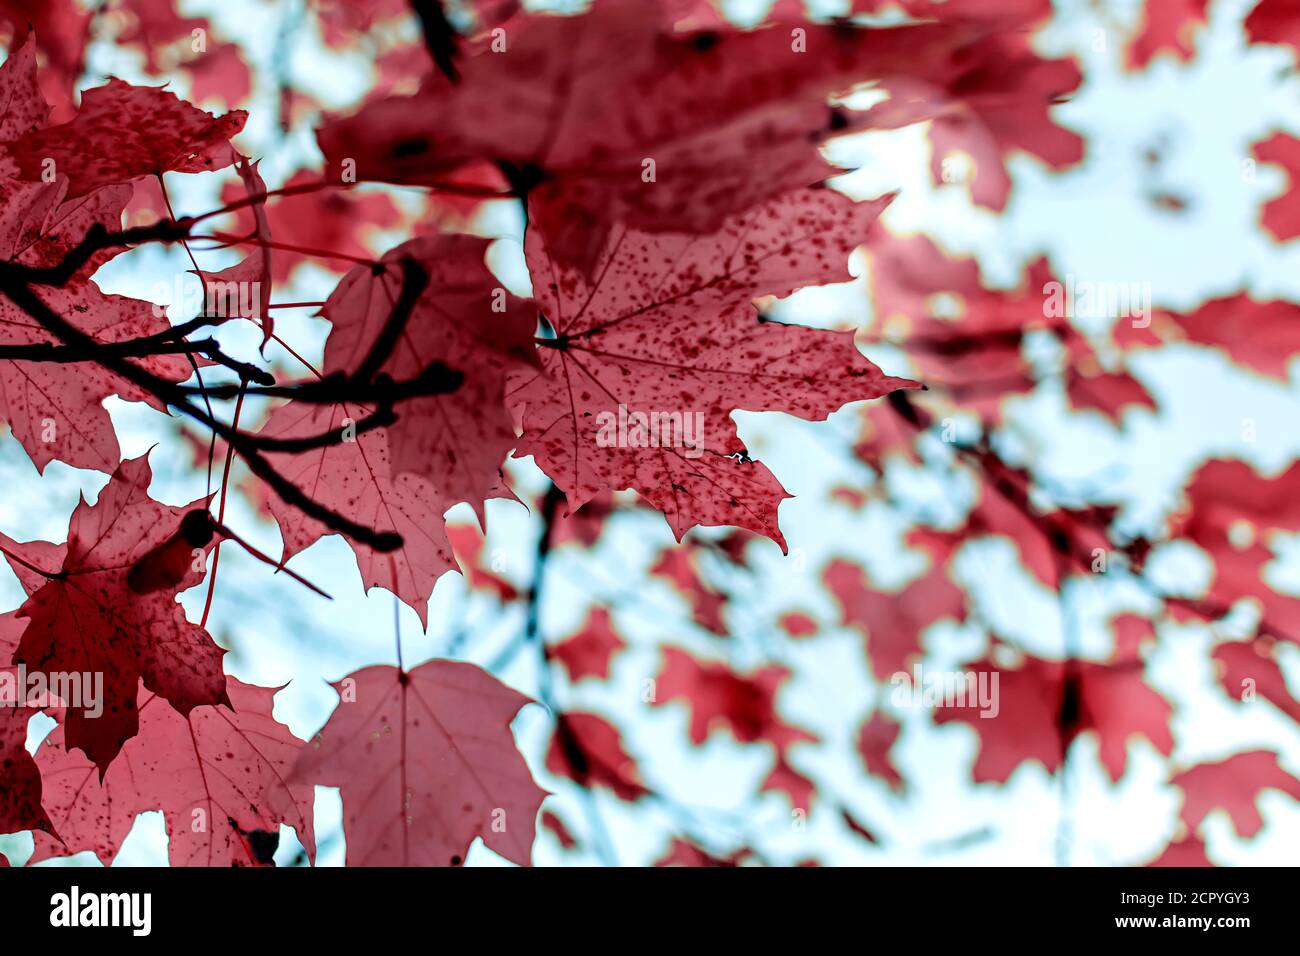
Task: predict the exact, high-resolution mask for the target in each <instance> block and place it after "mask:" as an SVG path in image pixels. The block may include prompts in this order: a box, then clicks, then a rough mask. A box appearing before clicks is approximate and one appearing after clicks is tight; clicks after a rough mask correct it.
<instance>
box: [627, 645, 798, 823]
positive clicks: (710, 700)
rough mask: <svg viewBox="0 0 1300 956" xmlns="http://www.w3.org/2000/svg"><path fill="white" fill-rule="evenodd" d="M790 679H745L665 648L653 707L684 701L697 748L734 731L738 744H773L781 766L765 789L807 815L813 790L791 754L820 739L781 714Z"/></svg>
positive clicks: (772, 671) (759, 674) (772, 670)
mask: <svg viewBox="0 0 1300 956" xmlns="http://www.w3.org/2000/svg"><path fill="white" fill-rule="evenodd" d="M789 678H790V671H789V670H787V669H786V668H784V667H781V666H780V665H775V664H774V665H771V666H768V667H763V668H761V669H759V670H758V671H755V672H754V673H753V674H748V675H742V674H738V673H736V672H734V671H733V670H731V668H729V667H727V666H726V665H725V664H718V663H713V662H707V661H706V662H701V661H699V660H697V659H696V658H694V657H692V656H691V655H690V654H688V653H686V652H685V651H682V650H679V649H677V648H675V647H665V648H664V667H663V670H662V671H660V673H659V677H658V678H657V679H656V681H655V698H654V700H653V702H652V703H653V705H654V706H656V707H662V706H665V705H667V704H670V703H672V702H673V701H676V700H681V701H683V702H684V703H685V704H686V707H687V710H688V712H689V714H690V738H691V742H692V743H694V744H695V745H697V746H698V745H700V744H702V743H704V741H705V740H707V739H708V737H709V735H710V734H712V733H713V732H714V731H715V730H719V729H722V728H726V729H728V730H730V731H731V734H732V736H733V737H734V738H735V739H736V741H737V742H738V743H744V744H752V743H759V742H766V743H769V744H771V745H772V747H773V748H774V749H775V751H776V761H775V763H774V765H773V768H772V772H771V773H770V774H769V775H768V777H767V779H766V780H765V781H764V783H763V786H762V789H764V790H781V791H783V792H784V793H786V794H788V795H789V797H790V799H791V802H792V804H793V805H794V806H795V807H797V808H803V809H807V808H808V804H809V799H810V797H811V795H812V792H813V785H812V783H811V782H810V781H809V780H808V779H807V778H806V777H805V776H804V775H803V774H801V773H799V772H798V771H797V770H795V769H794V767H793V766H792V765H791V764H790V762H789V751H790V748H791V747H793V746H794V745H795V744H798V743H815V742H817V739H818V738H817V736H816V735H815V734H812V733H809V732H808V731H806V730H804V729H803V728H801V727H796V726H794V725H793V724H790V723H787V722H786V720H785V719H784V718H783V717H782V716H781V715H780V713H779V712H778V710H777V706H776V697H777V694H778V693H779V691H780V689H781V685H782V684H784V683H785V682H786V681H787V680H788V679H789Z"/></svg>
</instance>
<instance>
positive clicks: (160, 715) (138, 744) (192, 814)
mask: <svg viewBox="0 0 1300 956" xmlns="http://www.w3.org/2000/svg"><path fill="white" fill-rule="evenodd" d="M227 690H228V691H229V695H230V703H229V706H228V707H227V706H201V707H195V708H194V709H193V710H191V711H190V712H189V715H188V716H182V715H181V714H179V713H177V711H176V710H174V709H173V708H172V707H170V706H168V704H167V702H166V701H165V700H163V699H162V698H161V697H158V696H157V695H154V694H149V693H147V692H144V693H141V694H140V698H139V714H140V733H139V736H137V737H133V738H132V739H131V740H129V741H127V744H126V746H125V747H123V748H122V752H121V753H120V754H119V755H118V757H117V759H116V760H115V761H114V762H113V765H112V766H111V767H109V768H108V772H107V773H106V774H105V775H104V776H103V779H102V780H101V779H100V778H99V774H98V773H97V768H96V767H95V765H94V764H92V763H91V762H90V761H88V760H86V759H84V758H83V757H81V756H79V755H77V754H75V753H73V752H72V751H71V750H68V749H65V748H64V732H63V729H62V728H58V729H56V730H54V731H53V732H52V733H51V734H50V736H49V737H48V738H46V740H45V741H43V742H42V744H41V746H40V748H39V749H38V750H37V752H36V762H37V764H38V765H39V766H40V768H41V776H42V778H43V780H44V782H45V800H46V806H47V808H48V810H49V812H50V815H51V817H52V818H53V819H54V820H57V821H58V833H57V835H52V834H37V837H36V851H35V853H34V854H33V855H32V859H31V862H33V863H36V862H39V861H41V860H44V859H48V858H49V857H53V856H64V855H67V854H73V853H79V852H81V851H83V850H90V851H92V852H94V854H95V855H96V856H97V857H99V859H100V860H101V861H102V862H103V863H104V865H105V866H107V865H109V864H110V863H112V861H113V859H114V857H116V856H117V852H118V850H119V849H121V846H122V841H123V840H124V839H126V835H127V833H128V832H130V830H131V826H132V824H133V823H134V822H135V817H136V815H137V814H138V813H142V812H144V811H146V810H161V811H162V812H163V819H164V820H165V822H166V825H167V835H168V847H167V856H168V859H169V860H170V862H171V865H172V866H259V865H266V864H269V863H271V862H272V857H273V855H274V853H275V848H276V845H277V843H278V840H279V827H280V824H282V823H283V824H288V825H289V826H291V827H293V828H294V830H295V831H296V832H297V834H298V839H299V840H300V841H301V842H302V844H303V847H304V848H305V849H306V851H307V856H308V858H309V859H315V856H316V840H315V836H314V832H313V826H312V815H313V805H314V801H315V791H314V789H313V788H312V787H311V786H308V785H303V784H294V783H287V782H286V780H285V778H286V777H287V776H288V774H289V772H290V770H291V769H292V767H293V761H294V760H295V759H296V757H297V755H298V752H299V749H300V747H301V746H302V741H300V740H299V739H298V738H296V737H294V736H293V734H291V733H290V732H289V729H288V728H287V727H285V726H284V725H283V724H281V723H279V722H278V721H277V720H275V718H274V717H272V716H271V707H272V703H273V698H274V696H275V692H276V688H270V687H255V686H253V685H251V684H245V683H243V682H242V681H239V680H236V679H235V678H233V677H231V678H227Z"/></svg>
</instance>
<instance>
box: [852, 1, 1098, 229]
mask: <svg viewBox="0 0 1300 956" xmlns="http://www.w3.org/2000/svg"><path fill="white" fill-rule="evenodd" d="M905 6H906V8H907V9H908V11H909V12H910V13H912V14H913V15H916V16H925V17H934V18H938V19H940V20H942V21H944V22H947V23H950V24H952V25H953V26H954V27H960V26H963V25H965V26H966V28H967V29H970V28H971V27H973V26H975V25H979V26H981V27H982V29H981V30H980V33H979V35H978V38H976V39H975V40H974V41H973V42H971V43H968V44H962V45H959V46H956V47H955V48H953V49H952V50H949V51H941V52H938V53H937V55H934V56H931V57H929V58H927V59H923V60H918V61H917V62H916V63H915V64H913V65H911V66H910V67H909V68H907V69H903V70H899V71H897V75H896V76H891V77H886V78H885V79H884V81H883V82H882V83H881V86H882V88H884V89H885V90H887V91H888V92H889V99H888V100H886V101H885V102H883V103H880V104H878V105H876V106H873V107H872V108H871V109H869V110H868V111H867V112H866V116H865V117H864V118H863V120H862V125H863V126H866V127H874V128H882V129H894V128H898V127H901V126H906V125H910V124H912V123H917V122H920V121H922V120H930V121H931V122H930V127H929V129H928V135H929V139H930V143H931V162H930V170H931V176H932V178H933V181H934V182H935V183H948V182H954V181H965V182H967V183H968V184H969V186H970V191H971V199H972V201H974V202H975V203H977V204H978V205H981V206H985V207H988V208H990V209H996V210H1002V209H1004V208H1005V207H1006V203H1007V198H1008V196H1009V194H1010V189H1011V180H1010V177H1009V175H1008V174H1007V171H1006V166H1005V162H1006V159H1007V157H1009V156H1010V155H1011V154H1012V153H1013V152H1015V151H1020V150H1023V151H1024V152H1028V153H1031V154H1033V155H1035V156H1038V157H1039V158H1041V159H1043V160H1044V161H1046V162H1047V163H1048V164H1049V165H1051V166H1052V167H1054V168H1061V167H1063V166H1068V165H1070V164H1072V163H1077V162H1079V160H1081V159H1082V158H1083V138H1082V137H1081V136H1079V135H1078V134H1077V133H1075V132H1073V131H1071V130H1067V129H1064V128H1062V127H1060V126H1058V125H1056V124H1055V123H1054V122H1053V121H1052V117H1051V107H1052V106H1053V105H1054V104H1055V103H1057V102H1059V101H1060V100H1061V99H1063V98H1065V97H1066V96H1067V94H1070V93H1072V92H1073V91H1074V90H1076V89H1077V88H1078V86H1079V84H1080V82H1081V81H1082V79H1083V75H1082V73H1081V72H1080V71H1079V68H1078V66H1077V65H1075V63H1074V62H1073V61H1071V60H1064V59H1061V60H1051V59H1046V58H1044V57H1042V56H1039V55H1038V53H1037V52H1035V50H1034V49H1033V47H1032V45H1031V42H1030V40H1031V37H1032V33H1033V31H1032V28H1031V25H1032V24H1033V23H1034V22H1035V21H1038V20H1041V19H1043V18H1044V16H1046V15H1047V14H1050V12H1051V8H1050V6H1049V5H1047V4H1044V3H1043V2H1041V0H1029V2H1026V3H1023V4H1021V5H1020V6H1021V7H1022V9H1013V8H1009V7H1004V6H1003V5H998V6H996V7H992V8H990V5H989V4H986V3H982V2H981V0H968V2H956V0H953V2H947V3H942V4H929V3H925V2H907V3H905ZM957 152H961V153H965V154H966V155H967V156H969V157H970V158H971V159H972V160H973V162H974V168H973V170H971V171H970V172H969V173H967V172H966V171H964V170H962V169H961V167H956V168H953V167H950V166H949V165H948V163H949V162H950V157H952V155H953V154H954V153H957Z"/></svg>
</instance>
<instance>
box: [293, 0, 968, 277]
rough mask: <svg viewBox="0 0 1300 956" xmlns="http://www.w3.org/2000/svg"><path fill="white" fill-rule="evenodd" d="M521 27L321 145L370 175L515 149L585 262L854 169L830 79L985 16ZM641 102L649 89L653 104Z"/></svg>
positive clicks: (862, 76) (632, 10)
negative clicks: (632, 237)
mask: <svg viewBox="0 0 1300 956" xmlns="http://www.w3.org/2000/svg"><path fill="white" fill-rule="evenodd" d="M504 29H505V36H506V37H507V40H506V42H507V49H508V52H509V55H508V56H502V55H500V54H501V52H502V51H501V50H500V49H497V48H496V47H497V46H499V44H500V42H501V41H500V38H499V35H498V37H497V38H495V39H494V38H493V37H491V36H487V35H485V36H484V37H482V38H481V39H479V40H478V41H476V42H473V43H470V44H467V45H466V48H465V50H464V56H463V58H462V59H461V60H460V61H459V66H458V69H459V71H460V74H461V81H460V82H459V83H454V84H453V83H452V82H451V81H450V80H448V79H446V78H445V77H442V76H441V75H434V76H431V77H429V78H428V79H426V81H425V83H424V85H423V88H422V89H421V91H420V93H419V94H417V95H416V96H414V97H392V98H387V99H381V100H377V101H374V102H372V103H370V104H368V105H367V106H366V107H365V108H364V109H363V110H362V111H361V112H360V113H358V114H357V115H355V116H352V117H349V118H346V119H341V120H335V121H332V122H329V123H327V124H325V125H324V126H323V127H322V128H321V129H320V130H319V132H318V139H319V141H320V145H321V149H322V151H323V152H324V153H325V156H326V158H327V160H328V162H329V166H330V168H331V170H333V169H338V168H340V165H341V164H343V163H344V162H346V161H351V162H353V163H354V164H355V169H356V173H357V175H358V176H359V177H360V178H362V179H376V180H380V181H386V182H395V183H430V182H438V181H441V180H445V179H447V178H449V176H448V174H450V173H454V172H455V171H456V170H458V169H459V168H461V167H463V166H465V165H467V164H469V163H472V162H474V161H476V160H480V159H487V160H490V161H494V162H501V163H506V164H508V165H509V166H510V167H512V168H513V169H514V170H516V171H517V172H518V175H519V177H520V178H522V179H524V180H526V182H525V183H524V185H528V186H532V187H535V188H534V189H533V195H534V197H535V200H536V204H535V206H534V209H533V212H532V216H531V221H532V222H533V223H534V224H535V225H536V226H537V227H538V228H540V229H541V231H542V232H544V233H545V234H546V241H547V245H548V247H549V248H550V250H551V254H552V255H553V256H554V257H555V258H556V259H557V260H559V261H562V262H564V263H566V264H568V265H571V266H577V267H578V268H579V271H583V272H589V271H591V270H592V269H593V268H594V264H595V262H596V258H597V256H598V254H599V252H600V250H601V248H602V247H603V246H604V245H605V238H606V234H607V232H608V230H609V228H610V225H611V224H615V223H623V224H625V225H626V226H627V228H629V229H633V230H637V231H654V232H660V231H668V232H678V231H681V232H696V233H707V232H713V231H715V230H717V229H719V228H721V227H722V225H723V223H724V221H725V220H726V219H727V218H729V217H731V216H734V215H735V214H737V213H739V212H741V211H743V210H745V209H748V208H750V207H752V206H754V205H757V204H759V203H762V202H764V201H767V200H770V199H771V198H773V197H775V196H778V195H780V194H782V193H785V192H787V191H789V190H790V189H794V188H798V187H804V186H810V185H812V184H814V183H818V182H821V181H823V180H825V179H826V178H827V177H828V176H831V175H833V174H834V173H835V172H836V171H837V170H836V169H835V167H833V166H831V165H830V164H829V163H827V162H826V160H825V159H824V158H822V156H821V155H820V153H819V152H818V150H817V146H818V144H819V143H820V142H822V141H823V140H825V139H826V138H827V137H830V136H834V135H836V134H837V133H843V132H846V131H849V130H850V129H851V128H853V127H854V126H855V125H857V124H855V121H854V119H853V118H852V117H851V116H850V114H848V113H847V112H846V111H839V110H830V109H828V107H827V98H828V96H829V95H830V94H832V93H835V92H840V91H843V90H845V89H846V88H848V87H850V86H852V85H853V84H854V83H858V82H865V81H868V80H872V79H876V78H880V77H884V76H889V75H892V74H896V73H907V72H910V71H912V70H915V69H916V68H917V65H918V64H924V63H927V62H929V61H930V60H932V59H934V58H936V57H938V56H941V55H943V54H946V53H948V52H949V51H950V50H951V49H952V48H954V47H957V46H960V45H961V44H962V43H963V42H965V41H968V40H969V39H971V37H972V36H974V35H976V33H977V32H978V31H977V30H975V29H973V28H972V27H971V26H970V25H958V26H955V27H952V26H948V25H945V24H920V25H911V26H898V27H892V28H879V27H876V28H857V27H851V26H849V25H848V24H844V25H835V26H831V25H824V24H813V23H808V22H806V21H802V20H790V21H789V22H783V23H780V24H776V25H771V26H769V27H767V28H765V29H759V30H752V31H738V30H735V29H732V28H729V27H725V26H718V27H717V28H711V29H705V30H689V31H676V30H674V29H673V28H672V24H671V22H670V21H669V18H668V17H667V16H665V13H664V11H663V10H661V9H660V5H659V4H648V3H639V2H628V0H601V2H599V3H597V4H595V5H594V6H593V7H592V9H591V10H590V11H588V12H587V13H586V14H585V15H582V16H577V17H570V16H560V17H557V16H553V15H547V14H541V15H524V16H520V17H516V18H514V19H512V20H511V21H510V22H509V24H508V25H507V27H505V28H504ZM629 102H635V103H642V104H644V108H642V109H640V110H638V111H637V113H636V114H635V121H633V120H632V118H631V116H630V115H629V114H628V113H627V111H626V104H627V103H629ZM647 160H652V161H653V175H652V173H651V167H650V166H647ZM648 177H649V178H648ZM651 183H652V185H651Z"/></svg>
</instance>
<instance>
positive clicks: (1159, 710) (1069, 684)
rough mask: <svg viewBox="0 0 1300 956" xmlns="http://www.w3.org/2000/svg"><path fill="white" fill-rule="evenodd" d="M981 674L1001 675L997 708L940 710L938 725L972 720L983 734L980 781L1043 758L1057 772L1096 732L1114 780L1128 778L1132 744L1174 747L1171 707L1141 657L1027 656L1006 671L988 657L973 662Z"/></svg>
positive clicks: (1001, 779) (964, 705) (1165, 750)
mask: <svg viewBox="0 0 1300 956" xmlns="http://www.w3.org/2000/svg"><path fill="white" fill-rule="evenodd" d="M971 670H972V672H973V673H974V674H975V675H976V676H977V678H978V675H980V674H985V675H989V676H988V677H987V678H986V679H987V680H988V684H987V686H988V687H989V688H990V689H992V686H993V685H992V678H991V675H993V674H996V675H997V676H998V688H997V690H996V692H995V695H996V711H994V710H993V709H991V708H990V709H988V710H987V711H986V710H985V709H984V708H983V707H982V706H981V705H980V703H979V702H976V701H971V700H970V699H969V696H970V695H969V694H968V695H967V698H968V699H967V700H966V701H965V702H958V703H956V704H955V705H953V706H942V707H939V708H937V709H936V710H935V712H934V720H935V723H938V724H946V723H950V722H952V721H961V722H963V723H967V724H970V726H971V727H972V728H974V730H975V732H976V733H977V734H978V735H979V738H980V749H979V756H978V757H977V758H976V760H975V767H974V771H973V774H974V779H975V782H976V783H988V782H998V783H1005V782H1006V780H1007V778H1008V777H1010V776H1011V772H1012V771H1013V770H1015V768H1016V767H1018V766H1020V764H1022V763H1024V762H1025V761H1027V760H1037V761H1038V762H1039V763H1041V764H1042V765H1043V766H1044V767H1046V768H1047V770H1048V772H1049V773H1054V772H1055V771H1056V770H1057V768H1059V767H1060V766H1061V764H1062V761H1063V760H1064V754H1065V751H1066V750H1067V749H1068V748H1069V745H1070V744H1071V743H1072V742H1073V741H1074V740H1075V739H1076V738H1077V737H1078V736H1079V735H1080V734H1082V733H1085V732H1093V733H1095V734H1096V735H1097V738H1098V744H1099V745H1100V752H1101V763H1102V766H1103V767H1104V768H1105V770H1106V773H1107V775H1108V776H1109V777H1110V779H1111V780H1114V781H1118V780H1119V778H1120V777H1122V776H1123V775H1124V768H1125V766H1126V765H1127V763H1128V742H1129V738H1130V737H1133V736H1141V737H1145V738H1146V739H1147V740H1148V741H1150V743H1151V744H1152V745H1153V746H1154V747H1155V748H1156V750H1158V751H1159V752H1160V753H1162V754H1165V755H1166V756H1167V755H1168V754H1169V753H1170V751H1172V750H1173V745H1174V742H1173V737H1172V736H1171V734H1170V729H1169V719H1170V713H1171V708H1170V706H1169V704H1168V702H1166V701H1165V699H1164V698H1163V697H1161V696H1160V695H1159V694H1157V693H1156V692H1155V691H1154V690H1152V689H1151V688H1150V687H1149V686H1147V684H1146V682H1145V681H1144V680H1143V674H1142V667H1141V664H1140V662H1134V661H1121V662H1117V663H1114V664H1099V663H1096V662H1094V661H1070V662H1066V661H1048V660H1043V659H1041V658H1036V657H1026V658H1025V659H1024V661H1023V663H1022V664H1021V665H1020V666H1019V667H1015V668H1000V667H996V666H994V665H991V664H990V663H988V662H987V661H982V662H979V663H977V664H975V665H973V666H972V668H971Z"/></svg>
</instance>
